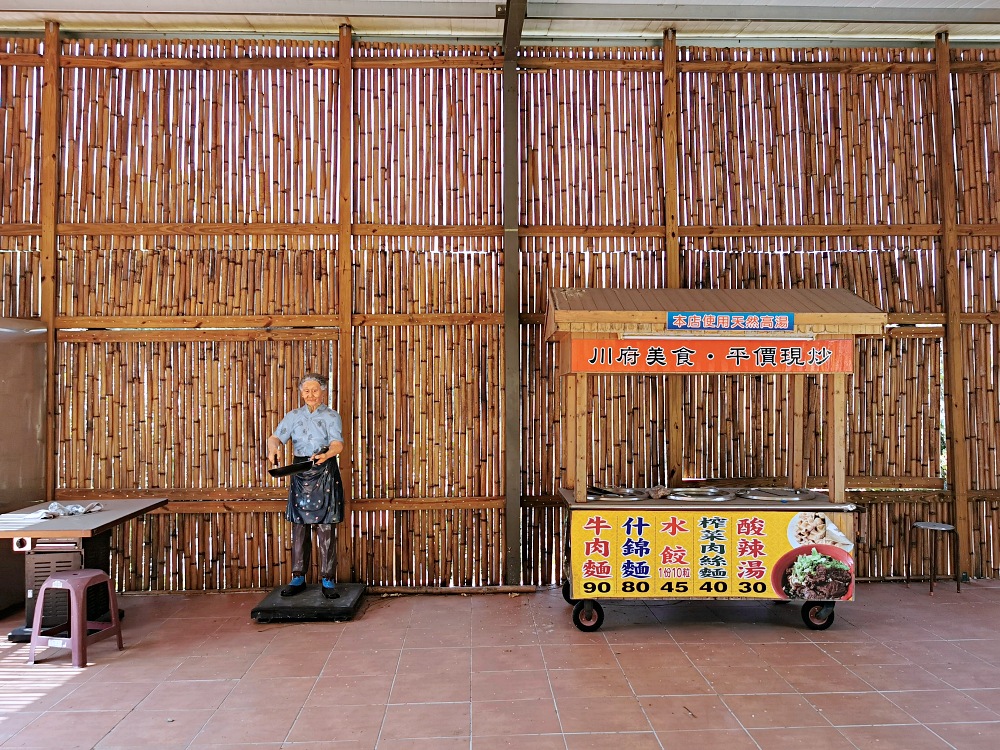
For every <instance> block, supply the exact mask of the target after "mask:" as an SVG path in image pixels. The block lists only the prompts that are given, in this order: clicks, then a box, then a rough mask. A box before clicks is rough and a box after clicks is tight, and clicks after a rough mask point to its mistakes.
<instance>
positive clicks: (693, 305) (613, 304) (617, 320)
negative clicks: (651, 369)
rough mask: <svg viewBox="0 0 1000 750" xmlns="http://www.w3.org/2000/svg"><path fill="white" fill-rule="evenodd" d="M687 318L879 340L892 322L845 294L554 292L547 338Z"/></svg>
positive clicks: (658, 326)
mask: <svg viewBox="0 0 1000 750" xmlns="http://www.w3.org/2000/svg"><path fill="white" fill-rule="evenodd" d="M684 312H696V313H712V314H714V313H723V314H726V313H750V314H757V313H760V314H765V315H766V314H769V313H779V314H780V313H791V314H793V315H794V329H793V330H794V332H795V333H802V334H806V333H808V334H829V335H843V334H854V335H856V334H868V335H872V334H876V335H881V334H883V333H884V332H885V326H886V323H887V322H888V316H887V315H886V314H885V313H884V312H882V311H881V310H880V309H879V308H877V307H875V306H874V305H872V304H870V303H868V302H866V301H865V300H863V299H862V298H861V297H859V296H857V295H856V294H853V293H851V292H849V291H847V290H846V289H550V290H549V294H548V306H547V309H546V313H545V337H546V338H547V339H560V338H564V337H565V336H566V335H568V334H574V333H580V334H593V333H602V334H612V335H613V334H622V333H659V332H663V331H666V330H667V328H668V326H667V315H668V313H684ZM715 333H717V332H715ZM684 335H690V332H685V334H684Z"/></svg>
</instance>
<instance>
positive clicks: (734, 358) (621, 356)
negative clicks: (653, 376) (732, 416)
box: [570, 338, 854, 374]
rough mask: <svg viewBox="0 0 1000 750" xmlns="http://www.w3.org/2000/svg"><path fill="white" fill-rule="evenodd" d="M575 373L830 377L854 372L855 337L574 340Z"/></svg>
mask: <svg viewBox="0 0 1000 750" xmlns="http://www.w3.org/2000/svg"><path fill="white" fill-rule="evenodd" d="M570 370H571V371H572V372H599V373H632V374H639V373H677V374H694V373H743V374H763V373H786V374H787V373H791V374H797V373H829V372H853V371H854V343H853V342H852V341H851V340H850V339H823V340H811V339H714V338H690V339H573V340H572V342H571V352H570Z"/></svg>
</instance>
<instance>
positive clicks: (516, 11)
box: [503, 0, 528, 62]
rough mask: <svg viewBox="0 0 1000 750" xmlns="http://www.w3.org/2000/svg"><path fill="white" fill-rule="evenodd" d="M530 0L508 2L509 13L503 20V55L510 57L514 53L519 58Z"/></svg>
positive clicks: (507, 12) (510, 0)
mask: <svg viewBox="0 0 1000 750" xmlns="http://www.w3.org/2000/svg"><path fill="white" fill-rule="evenodd" d="M527 10H528V0H508V2H507V11H506V13H505V14H504V20H503V53H504V55H508V53H509V51H513V57H514V58H515V62H516V57H517V48H518V47H520V46H521V31H522V30H523V29H524V17H525V15H527Z"/></svg>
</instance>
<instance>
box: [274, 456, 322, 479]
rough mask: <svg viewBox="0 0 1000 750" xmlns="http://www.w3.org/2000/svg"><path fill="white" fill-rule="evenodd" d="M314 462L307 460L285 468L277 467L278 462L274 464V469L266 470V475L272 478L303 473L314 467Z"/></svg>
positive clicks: (293, 463)
mask: <svg viewBox="0 0 1000 750" xmlns="http://www.w3.org/2000/svg"><path fill="white" fill-rule="evenodd" d="M314 465H315V464H314V462H313V460H312V459H311V458H307V459H306V460H305V461H293V462H292V463H290V464H288V465H287V466H278V462H277V461H275V462H274V468H273V469H268V470H267V473H268V474H270V475H271V476H272V477H287V476H291V475H292V474H298V473H300V472H303V471H308V470H309V469H311V468H312V467H313V466H314Z"/></svg>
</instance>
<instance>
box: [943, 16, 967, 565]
mask: <svg viewBox="0 0 1000 750" xmlns="http://www.w3.org/2000/svg"><path fill="white" fill-rule="evenodd" d="M934 62H935V66H936V81H935V83H936V86H935V88H936V93H937V97H936V98H937V112H936V115H937V116H936V117H935V118H934V119H935V123H936V129H937V132H936V134H935V135H936V136H937V154H938V184H939V185H940V195H941V203H940V212H941V257H942V265H943V266H944V307H945V326H944V329H945V330H944V362H945V371H944V383H945V404H946V416H945V420H946V423H947V432H948V484H949V485H950V487H951V497H952V502H953V503H954V505H955V531H956V532H957V534H958V565H959V567H960V570H958V571H956V573H957V574H959V575H962V574H968V573H969V571H970V570H972V567H973V560H972V526H971V524H970V521H969V477H970V472H969V452H968V445H967V444H966V425H965V413H966V411H965V409H966V400H967V399H966V393H967V391H968V384H967V383H966V379H965V344H964V340H963V337H962V322H961V314H962V294H961V289H960V287H959V278H960V271H959V267H958V233H957V227H956V224H957V221H958V219H957V216H956V199H955V157H954V152H953V151H952V149H953V148H954V144H955V121H954V116H953V113H952V107H951V47H950V45H949V44H948V35H947V34H938V35H937V38H936V40H935V45H934Z"/></svg>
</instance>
